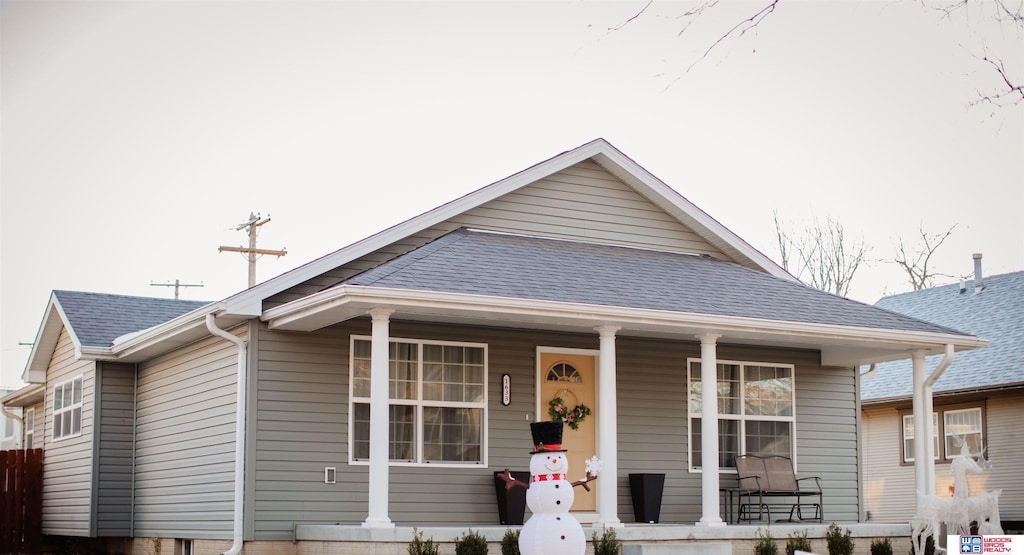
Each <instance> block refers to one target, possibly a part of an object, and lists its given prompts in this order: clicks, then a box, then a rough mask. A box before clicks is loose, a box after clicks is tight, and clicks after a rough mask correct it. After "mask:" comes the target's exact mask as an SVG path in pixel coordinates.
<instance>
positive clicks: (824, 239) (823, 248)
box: [774, 211, 868, 296]
mask: <svg viewBox="0 0 1024 555" xmlns="http://www.w3.org/2000/svg"><path fill="white" fill-rule="evenodd" d="M774 217H775V234H776V238H777V239H778V246H779V254H780V256H781V258H782V267H783V269H785V270H786V271H787V272H789V273H791V274H793V275H795V276H796V277H797V278H799V279H804V278H805V276H806V279H807V280H808V282H809V283H810V285H811V286H812V287H814V288H815V289H821V290H822V291H828V292H830V293H835V294H836V295H841V296H846V294H847V293H848V292H849V291H850V284H851V283H852V282H853V277H854V276H855V275H856V274H857V269H858V268H860V265H861V264H863V263H864V262H865V261H866V259H867V250H868V249H867V247H866V246H865V244H864V240H863V239H861V240H859V241H858V240H854V239H850V238H849V237H848V236H847V234H846V229H845V227H844V226H843V224H842V223H841V222H839V221H837V220H834V219H832V217H831V216H827V217H826V218H825V221H824V222H822V221H820V220H818V218H817V217H815V218H814V220H813V223H812V225H811V226H810V227H808V228H806V229H803V230H801V231H799V232H796V233H794V232H792V231H790V230H787V229H786V227H785V226H784V224H783V222H782V220H781V219H780V218H779V213H778V211H775V212H774Z"/></svg>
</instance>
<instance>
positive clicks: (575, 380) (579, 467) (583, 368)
mask: <svg viewBox="0 0 1024 555" xmlns="http://www.w3.org/2000/svg"><path fill="white" fill-rule="evenodd" d="M538 360H539V361H540V363H539V365H538V366H539V368H538V370H539V380H538V381H539V382H540V399H539V400H538V401H539V402H538V414H537V420H550V418H551V417H550V416H549V415H548V406H549V403H550V402H551V400H552V399H554V398H556V397H558V398H561V399H562V401H564V402H565V404H566V405H567V406H568V407H570V408H572V407H575V406H576V405H580V404H583V405H586V406H588V407H590V410H591V414H590V416H588V417H586V419H585V420H584V421H583V422H582V423H580V425H579V429H578V430H573V429H572V428H570V427H569V425H568V424H566V425H565V428H564V431H563V433H562V449H566V450H567V451H568V452H567V453H566V455H567V457H568V459H569V480H570V481H576V480H579V479H580V478H583V477H584V476H585V475H586V468H587V459H589V458H590V457H593V456H594V455H596V454H597V410H598V407H597V388H596V383H595V377H596V375H597V373H596V372H595V368H596V366H597V355H596V353H594V354H589V351H581V350H566V351H556V350H553V349H552V350H541V351H540V356H539V357H538ZM600 482H601V481H600V480H596V481H594V482H590V483H589V484H587V485H588V486H590V490H591V491H589V492H588V491H586V490H584V489H583V488H582V487H578V488H576V491H575V494H576V500H575V501H573V504H572V510H573V511H583V512H593V511H596V510H597V495H596V492H597V488H599V487H601V486H600Z"/></svg>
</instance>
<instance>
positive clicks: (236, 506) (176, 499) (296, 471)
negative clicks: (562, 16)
mask: <svg viewBox="0 0 1024 555" xmlns="http://www.w3.org/2000/svg"><path fill="white" fill-rule="evenodd" d="M72 295H73V296H74V297H72ZM105 299H106V302H108V303H109V304H110V305H111V307H110V308H111V309H110V310H108V311H101V310H100V308H101V307H102V306H103V302H102V300H103V299H101V298H100V297H98V296H97V297H94V296H92V294H78V293H76V294H71V293H67V292H56V293H55V294H54V297H53V299H52V300H51V304H50V307H49V308H48V310H47V313H46V314H45V315H44V321H43V325H42V328H41V330H40V337H39V338H38V339H37V341H36V346H35V347H34V350H33V354H32V358H31V360H30V363H29V366H28V368H27V370H26V373H25V378H24V379H25V380H26V381H27V382H30V383H32V384H44V387H45V395H46V397H45V401H42V402H41V400H38V399H37V400H36V402H37V403H38V405H37V408H36V410H37V411H40V412H44V413H45V415H46V416H45V421H46V430H45V432H44V435H45V442H39V443H40V444H42V445H43V446H44V448H45V449H46V455H45V464H46V467H45V473H46V474H47V484H48V486H47V490H46V496H47V501H46V502H47V507H48V510H47V514H46V515H45V519H44V520H45V526H46V529H47V531H48V532H49V533H55V534H67V535H80V536H94V537H101V536H108V537H119V538H134V540H133V541H135V542H142V541H151V542H157V543H159V542H165V541H166V542H171V541H173V542H175V543H176V544H180V545H181V546H183V547H184V546H186V544H187V545H193V546H194V545H195V544H194V542H200V543H201V544H202V545H205V546H206V547H205V548H204V549H205V550H208V551H212V550H213V549H218V550H219V549H226V550H227V552H228V553H232V554H234V553H238V552H240V551H250V550H260V549H280V550H282V551H289V550H290V551H295V550H297V549H298V550H300V551H301V546H302V545H303V544H304V543H308V542H322V541H324V540H325V539H331V540H341V541H344V540H347V541H374V540H376V539H380V538H394V537H397V536H396V534H398V535H401V534H406V535H408V532H409V531H410V530H411V528H412V527H413V526H417V527H420V528H423V527H425V526H449V527H460V528H459V529H460V530H462V529H464V527H466V526H481V525H487V524H497V523H498V514H497V507H496V504H495V492H494V476H493V474H494V472H495V471H500V470H501V469H504V468H512V469H517V468H523V467H524V466H525V465H527V463H528V452H529V451H530V448H531V447H532V445H531V437H530V433H529V426H528V424H527V423H528V422H530V421H533V420H544V419H548V408H549V403H551V402H552V401H553V399H555V398H560V399H563V401H564V402H566V403H568V404H570V405H574V404H586V405H587V406H588V407H590V408H592V411H593V413H592V415H591V416H590V417H588V418H587V419H586V420H585V421H584V422H582V423H581V424H580V426H579V429H578V430H570V429H569V428H567V429H566V439H565V441H564V443H565V444H566V446H567V448H568V449H569V453H570V466H571V469H572V471H573V472H579V473H580V475H582V474H583V461H584V460H585V459H587V458H589V457H591V456H595V455H596V456H598V457H599V458H600V459H601V460H602V461H603V462H604V469H603V472H602V474H601V477H600V479H599V480H598V481H597V482H595V483H594V484H595V485H596V488H595V492H594V493H593V494H592V495H584V494H582V493H581V494H580V495H579V497H577V500H576V503H575V504H574V507H573V508H574V511H575V512H576V514H577V516H578V518H579V519H580V520H581V521H583V522H586V523H593V524H594V525H595V526H613V527H614V526H620V525H622V524H623V523H630V522H632V521H633V515H632V511H631V505H630V503H631V500H630V492H629V486H628V479H627V477H628V475H629V474H630V473H650V472H655V473H663V474H665V475H666V481H665V490H664V500H663V503H662V513H661V522H662V523H667V524H671V523H675V524H686V525H690V526H697V527H706V528H709V529H710V528H715V527H721V526H726V525H727V524H729V523H726V522H725V521H724V517H725V513H724V510H723V507H722V505H721V501H720V493H719V488H721V487H729V486H734V485H735V483H736V479H735V457H736V456H737V455H740V454H744V453H755V454H783V455H787V456H790V457H792V459H793V461H794V464H795V466H796V470H797V473H798V475H808V476H810V475H815V476H820V477H821V479H822V483H823V487H824V490H825V494H824V504H825V511H826V518H827V519H828V520H831V521H837V522H850V523H853V522H858V521H860V520H862V514H863V511H864V506H863V502H862V499H863V494H864V482H863V480H862V479H861V476H862V471H863V469H862V467H861V463H860V458H859V452H860V450H861V447H862V445H861V441H860V437H861V429H860V406H859V404H858V391H859V387H860V385H859V374H858V371H857V367H858V365H861V364H868V363H873V362H879V361H886V360H898V359H904V358H907V357H909V356H911V355H910V353H912V352H919V353H928V354H933V353H941V352H944V351H962V350H969V349H973V348H976V347H979V346H983V345H984V344H985V341H984V340H983V339H979V338H977V337H975V336H973V335H969V334H964V333H961V332H957V331H954V330H952V329H949V328H946V327H943V326H940V325H936V324H932V323H928V322H925V321H921V320H918V319H915V318H912V317H908V316H904V315H900V314H896V313H893V312H890V311H885V310H881V309H879V308H876V307H872V306H869V305H865V304H862V303H858V302H854V301H851V300H848V299H845V298H841V297H837V296H835V295H831V294H828V293H824V292H821V291H818V290H815V289H812V288H810V287H807V286H805V285H803V284H802V283H800V282H799V281H798V280H796V279H795V278H793V277H792V276H791V275H789V274H788V273H786V272H785V271H784V270H782V268H780V267H779V266H778V265H776V264H775V263H774V262H772V261H771V260H769V259H768V258H767V257H766V256H765V255H763V254H762V253H760V252H758V251H757V250H756V249H754V248H753V247H751V246H750V245H749V244H747V243H746V242H745V241H743V240H742V239H740V238H739V237H737V236H736V235H734V234H733V233H732V232H730V231H729V230H728V229H726V228H725V227H723V226H722V225H721V224H720V223H719V222H718V221H716V220H715V219H714V218H712V217H711V216H709V215H708V214H706V213H704V212H703V211H702V210H700V209H699V208H697V207H696V206H694V205H693V204H691V203H690V202H689V201H687V200H686V199H685V198H684V197H682V196H681V195H680V194H679V193H677V192H676V191H674V190H673V189H671V188H670V187H669V186H667V185H666V184H664V183H663V182H661V181H660V180H659V179H657V178H656V177H654V176H653V175H651V174H650V173H649V172H647V171H646V170H645V169H644V168H642V167H641V166H640V165H638V164H637V163H636V162H634V161H633V160H632V159H630V158H628V157H627V156H625V155H624V154H623V153H622V152H620V151H619V150H617V149H616V148H614V147H613V146H612V145H610V144H609V143H608V142H606V141H604V140H602V139H598V140H595V141H592V142H590V143H587V144H584V145H582V146H580V147H578V148H575V149H573V150H570V151H567V152H564V153H562V154H559V155H557V156H555V157H553V158H551V159H548V160H546V161H544V162H541V163H539V164H537V165H535V166H532V167H530V168H528V169H526V170H524V171H522V172H520V173H517V174H515V175H512V176H510V177H508V178H506V179H504V180H502V181H499V182H496V183H493V184H491V185H489V186H486V187H484V188H482V189H480V190H478V191H476V192H473V193H471V194H469V195H466V196H464V197H461V198H458V199H455V200H453V201H451V202H448V203H447V204H444V205H441V206H439V207H438V208H435V209H433V210H430V211H428V212H426V213H423V214H421V215H419V216H417V217H415V218H412V219H410V220H408V221H405V222H403V223H400V224H398V225H396V226H394V227H391V228H389V229H386V230H384V231H382V232H380V233H378V234H376V235H372V236H370V237H368V238H366V239H363V240H361V241H359V242H357V243H354V244H352V245H349V246H346V247H344V248H342V249H340V250H338V251H336V252H333V253H331V254H328V255H326V256H324V257H322V258H319V259H316V260H314V261H312V262H309V263H308V264H306V265H304V266H301V267H299V268H297V269H295V270H293V271H290V272H288V273H285V274H283V275H281V276H278V277H276V278H273V279H271V280H268V281H266V282H264V283H261V284H258V285H256V286H254V287H252V288H249V289H247V290H245V291H242V292H240V293H238V294H236V295H234V296H231V297H229V298H227V299H224V300H221V301H219V302H214V303H209V304H205V305H196V304H175V305H173V306H174V307H175V309H174V310H175V311H177V312H176V313H165V312H161V313H155V312H152V313H151V312H150V311H149V309H147V308H146V306H147V304H146V303H147V302H148V301H144V300H138V299H133V300H131V299H127V300H126V299H125V298H123V297H114V296H107V297H105ZM86 300H88V302H86ZM95 300H100V301H101V302H100V307H97V306H96V305H94V304H93V301H95ZM119 303H120V304H119ZM84 304H89V305H90V306H92V307H93V309H94V310H95V312H92V313H91V314H89V315H88V316H86V317H84V319H82V320H79V319H78V318H77V317H75V316H74V315H72V314H71V313H70V310H68V309H69V308H70V307H71V306H72V305H84ZM129 304H137V305H138V306H137V307H135V306H133V307H132V308H130V309H129V308H126V306H127V305H129ZM117 306H121V307H122V308H114V307H117ZM136 309H140V310H139V311H138V312H136ZM136 314H141V315H146V316H150V315H152V316H153V318H152V319H149V320H136V319H134V316H132V315H136ZM105 326H107V327H108V332H107V333H106V334H105V335H102V336H95V337H92V338H91V339H89V340H83V338H82V336H83V335H85V333H86V330H91V329H95V328H104V327H105ZM75 380H79V381H75ZM68 384H70V385H68ZM705 392H706V395H708V396H716V398H717V399H716V400H717V402H713V401H712V402H702V398H703V397H704V396H705ZM79 396H80V401H79ZM68 400H70V402H71V404H70V405H68ZM69 407H70V408H69ZM75 407H78V408H80V412H81V414H80V416H77V417H76V416H74V414H75V413H73V412H72V416H70V417H69V416H67V415H68V413H69V411H73V410H76V409H75ZM68 418H71V421H70V423H66V422H67V419H68ZM76 418H77V419H78V420H75V419H76ZM65 426H70V429H71V430H77V429H78V426H80V427H81V433H80V434H78V435H74V434H71V436H70V437H65V436H67V434H65ZM58 506H60V510H58V509H57V507H58ZM296 540H297V543H292V542H293V541H296ZM136 545H139V544H136ZM296 546H298V547H296ZM318 546H319V547H318V549H323V550H325V551H327V552H329V551H331V548H330V547H324V546H323V545H321V544H318ZM356 550H357V551H358V549H356ZM338 552H353V551H351V549H350V550H349V551H344V550H341V551H338Z"/></svg>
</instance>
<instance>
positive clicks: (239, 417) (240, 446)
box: [206, 314, 247, 555]
mask: <svg viewBox="0 0 1024 555" xmlns="http://www.w3.org/2000/svg"><path fill="white" fill-rule="evenodd" d="M206 329H208V330H210V333H212V334H214V335H217V336H220V337H223V338H224V339H227V340H228V341H230V342H232V343H234V344H235V346H237V347H238V393H237V398H236V400H235V505H234V510H235V519H234V534H233V537H232V543H231V548H230V549H228V550H227V551H225V552H224V554H223V555H238V553H239V552H240V551H242V526H243V518H244V516H245V514H244V513H243V512H242V501H243V499H244V493H245V402H246V398H245V392H246V383H245V381H246V380H245V377H246V358H247V357H246V352H247V351H246V342H245V341H243V340H241V339H239V338H238V337H235V336H234V335H232V334H230V333H228V332H226V331H224V330H222V329H220V328H218V327H217V320H216V318H215V317H214V316H213V314H207V315H206Z"/></svg>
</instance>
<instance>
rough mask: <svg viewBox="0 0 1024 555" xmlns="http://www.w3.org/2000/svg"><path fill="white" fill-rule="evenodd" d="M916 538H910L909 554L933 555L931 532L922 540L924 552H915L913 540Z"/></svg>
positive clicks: (933, 542) (933, 540)
mask: <svg viewBox="0 0 1024 555" xmlns="http://www.w3.org/2000/svg"><path fill="white" fill-rule="evenodd" d="M917 539H918V538H915V537H911V538H910V555H935V538H934V537H933V536H932V535H931V534H928V538H927V539H926V540H925V542H924V553H915V551H916V550H917V548H916V546H917V542H916V541H915V540H917Z"/></svg>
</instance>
